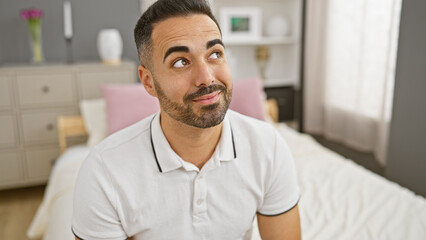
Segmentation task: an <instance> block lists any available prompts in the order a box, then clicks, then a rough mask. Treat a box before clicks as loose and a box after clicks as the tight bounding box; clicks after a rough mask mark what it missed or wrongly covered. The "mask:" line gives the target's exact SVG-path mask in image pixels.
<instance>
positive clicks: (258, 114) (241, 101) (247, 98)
mask: <svg viewBox="0 0 426 240" xmlns="http://www.w3.org/2000/svg"><path fill="white" fill-rule="evenodd" d="M229 108H230V109H232V110H234V111H236V112H239V113H241V114H244V115H247V116H250V117H253V118H257V119H260V120H265V113H264V109H263V86H262V82H261V80H260V79H259V78H251V79H246V80H239V81H235V82H234V89H233V91H232V100H231V104H230V105H229Z"/></svg>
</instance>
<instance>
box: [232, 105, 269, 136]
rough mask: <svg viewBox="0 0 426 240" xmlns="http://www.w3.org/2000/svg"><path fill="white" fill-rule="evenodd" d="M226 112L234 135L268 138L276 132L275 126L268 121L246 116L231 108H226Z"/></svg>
mask: <svg viewBox="0 0 426 240" xmlns="http://www.w3.org/2000/svg"><path fill="white" fill-rule="evenodd" d="M227 114H228V117H229V121H230V124H231V126H232V129H233V131H235V134H236V135H243V136H246V137H251V138H256V137H258V138H268V137H274V136H275V134H276V130H275V128H274V127H273V126H272V125H271V124H270V123H268V122H265V121H261V120H259V119H255V118H252V117H248V116H245V115H242V114H240V113H237V112H235V111H232V110H228V113H227Z"/></svg>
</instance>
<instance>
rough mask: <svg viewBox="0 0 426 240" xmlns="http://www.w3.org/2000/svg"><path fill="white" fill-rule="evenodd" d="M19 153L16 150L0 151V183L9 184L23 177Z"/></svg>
mask: <svg viewBox="0 0 426 240" xmlns="http://www.w3.org/2000/svg"><path fill="white" fill-rule="evenodd" d="M23 176H24V174H23V170H22V163H21V155H20V154H19V153H18V152H9V151H6V152H1V153H0V183H1V184H9V183H10V182H13V181H19V180H21V179H22V178H23Z"/></svg>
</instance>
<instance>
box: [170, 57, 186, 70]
mask: <svg viewBox="0 0 426 240" xmlns="http://www.w3.org/2000/svg"><path fill="white" fill-rule="evenodd" d="M186 65H188V61H186V60H185V59H183V58H181V59H178V60H177V61H176V62H174V63H173V67H175V68H183V67H185V66H186Z"/></svg>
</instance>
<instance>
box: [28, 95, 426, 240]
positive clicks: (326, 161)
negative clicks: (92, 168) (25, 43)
mask: <svg viewBox="0 0 426 240" xmlns="http://www.w3.org/2000/svg"><path fill="white" fill-rule="evenodd" d="M251 106H252V105H251ZM265 106H267V107H266V109H267V112H268V116H272V118H276V117H277V109H276V103H275V102H274V101H269V102H268V103H266V105H265ZM275 120H276V119H275ZM267 121H270V122H271V124H273V125H274V126H275V128H276V129H277V131H279V133H280V134H281V136H282V137H283V138H284V139H285V140H286V142H287V143H288V145H289V147H290V149H291V151H292V154H293V156H294V159H295V164H296V168H297V171H298V180H299V185H300V188H301V198H300V202H299V209H300V217H301V226H302V236H303V239H308V240H309V239H426V199H425V198H423V197H421V196H418V195H415V194H414V193H413V192H412V191H410V190H408V189H405V188H403V187H401V186H399V185H397V184H396V183H393V182H390V181H388V180H386V179H385V178H383V177H381V176H379V175H376V174H374V173H372V172H370V171H369V170H366V169H364V168H363V167H361V166H359V165H357V164H355V163H353V162H352V161H350V160H348V159H345V158H344V157H342V156H340V155H338V154H336V153H335V152H332V151H330V150H328V149H326V148H325V147H322V146H321V145H320V144H319V143H317V142H316V141H315V140H314V139H313V138H312V137H310V136H309V135H306V134H301V133H299V132H297V131H295V130H293V129H292V128H290V127H288V126H287V125H286V124H284V123H276V122H274V121H271V118H268V119H267ZM58 122H59V125H60V133H59V136H60V144H61V151H63V154H62V155H61V156H60V157H59V159H58V160H57V162H56V164H55V165H54V167H53V170H52V173H51V176H50V179H49V183H48V185H47V188H46V192H45V195H44V198H43V201H42V203H41V205H40V207H39V209H38V211H37V213H36V215H35V217H34V219H33V221H32V223H31V226H30V228H29V229H28V232H27V235H28V237H30V238H41V237H42V238H43V239H45V240H50V239H64V240H67V239H70V240H71V239H74V236H73V235H72V232H71V229H70V224H71V216H72V200H73V187H74V181H75V178H76V175H77V173H78V169H79V167H80V165H81V163H82V162H83V161H84V159H85V157H86V156H87V154H88V153H89V151H90V146H87V145H77V146H72V147H67V144H66V143H67V141H66V138H67V137H69V136H77V135H85V134H87V130H86V127H85V123H86V122H87V121H84V119H83V117H82V116H72V117H61V118H60V119H59V120H58ZM86 126H87V124H86ZM253 226H254V231H253V237H252V239H253V240H257V239H260V236H259V233H258V230H257V225H256V223H255V222H254V223H253Z"/></svg>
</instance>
